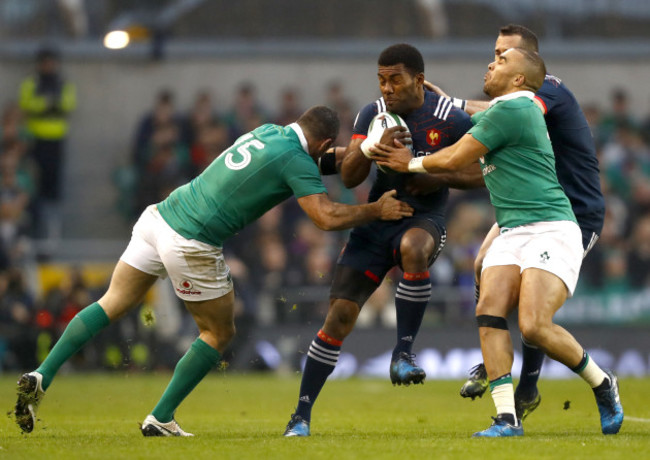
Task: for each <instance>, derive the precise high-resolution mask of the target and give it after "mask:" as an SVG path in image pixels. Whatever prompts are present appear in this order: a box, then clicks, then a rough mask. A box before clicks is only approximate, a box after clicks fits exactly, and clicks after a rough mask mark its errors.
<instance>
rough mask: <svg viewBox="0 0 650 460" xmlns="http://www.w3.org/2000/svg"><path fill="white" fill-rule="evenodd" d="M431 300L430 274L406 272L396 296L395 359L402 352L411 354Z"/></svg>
mask: <svg viewBox="0 0 650 460" xmlns="http://www.w3.org/2000/svg"><path fill="white" fill-rule="evenodd" d="M429 298H431V280H430V279H429V272H421V273H408V272H404V275H403V276H402V279H401V280H400V282H399V285H398V286H397V294H396V295H395V308H396V309H397V345H395V348H394V349H393V358H396V357H397V355H398V354H399V353H402V352H406V353H409V354H410V353H411V349H412V348H413V342H414V341H415V337H416V336H417V335H418V331H419V330H420V325H421V324H422V318H423V317H424V311H425V310H426V308H427V304H428V303H429Z"/></svg>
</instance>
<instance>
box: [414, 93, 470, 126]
mask: <svg viewBox="0 0 650 460" xmlns="http://www.w3.org/2000/svg"><path fill="white" fill-rule="evenodd" d="M424 109H425V110H424V112H425V113H427V114H433V116H434V117H435V118H438V119H439V120H442V121H456V120H458V119H461V120H464V119H467V120H469V115H468V114H467V113H466V112H465V111H464V110H462V109H461V108H459V107H456V106H455V105H454V102H453V100H452V99H451V98H449V97H445V96H440V95H439V94H436V93H434V92H432V91H425V92H424Z"/></svg>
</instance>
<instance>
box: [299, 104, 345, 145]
mask: <svg viewBox="0 0 650 460" xmlns="http://www.w3.org/2000/svg"><path fill="white" fill-rule="evenodd" d="M298 124H299V125H300V126H301V127H302V128H303V129H305V130H307V131H309V133H310V134H311V135H312V136H313V137H315V138H316V139H319V140H325V139H336V138H337V137H338V135H339V127H340V122H339V116H338V114H337V113H336V111H334V110H332V109H330V108H329V107H326V106H324V105H316V106H314V107H311V108H310V109H308V110H307V111H306V112H305V113H303V114H302V115H300V118H298Z"/></svg>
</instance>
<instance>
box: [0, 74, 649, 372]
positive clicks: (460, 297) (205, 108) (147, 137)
mask: <svg viewBox="0 0 650 460" xmlns="http://www.w3.org/2000/svg"><path fill="white" fill-rule="evenodd" d="M21 91H22V90H19V88H17V89H16V95H17V96H16V100H15V102H11V103H9V104H7V105H6V106H5V107H2V114H1V123H2V125H1V127H0V370H2V369H3V368H22V369H25V368H33V367H35V365H36V362H37V361H38V360H39V359H42V357H43V356H44V355H45V354H46V353H47V351H48V350H49V347H50V346H51V344H52V343H53V342H54V341H55V340H56V338H57V337H58V335H59V334H60V333H61V332H62V331H63V329H64V328H65V326H66V324H67V322H68V321H69V320H70V319H71V318H72V317H73V316H74V315H75V314H76V313H77V312H78V311H79V310H81V309H82V308H84V307H85V306H86V305H88V304H89V303H91V302H92V301H94V300H95V299H96V298H98V297H99V295H101V293H102V292H103V289H104V286H101V285H93V286H91V285H90V283H88V280H87V279H86V278H85V274H84V270H83V267H74V268H72V269H70V271H69V272H68V273H67V275H66V276H65V277H64V278H63V281H62V282H60V283H58V284H56V285H54V286H51V287H48V289H46V290H40V291H39V290H34V289H33V288H31V287H30V284H29V283H27V282H26V277H27V272H28V270H27V267H29V266H33V265H34V264H38V263H42V262H52V261H47V260H39V259H38V257H39V254H38V253H37V251H35V250H34V241H36V240H38V239H40V238H42V237H43V230H42V229H41V228H39V219H41V217H39V209H41V207H40V205H41V204H42V203H43V199H44V195H43V181H42V180H41V179H42V177H43V176H47V175H48V174H50V173H51V170H49V169H48V167H47V166H43V165H42V163H40V162H39V160H38V156H37V155H38V152H37V146H38V144H39V139H38V137H37V136H36V135H35V133H34V132H33V129H30V126H29V123H28V120H29V116H30V113H29V110H31V109H30V108H29V107H28V106H26V105H25V102H24V98H23V97H22V93H21ZM323 92H324V100H323V102H324V103H325V104H327V105H329V106H331V107H333V108H335V109H336V110H337V111H338V113H339V115H340V118H341V126H342V128H341V133H340V136H339V138H338V139H337V142H336V144H337V145H339V146H345V145H347V143H348V141H349V139H350V136H351V130H352V125H353V122H354V117H355V115H356V112H357V110H358V109H359V108H360V107H356V106H354V104H355V102H352V101H351V99H350V98H349V97H348V95H346V92H345V84H344V82H343V81H332V82H330V83H329V84H328V86H327V87H326V88H324V89H323ZM628 98H629V95H628V94H626V93H625V91H623V90H621V89H616V88H614V89H612V91H611V94H610V97H609V99H608V100H607V101H605V103H604V105H603V106H596V105H589V104H586V105H584V106H583V109H584V112H585V115H586V116H587V118H588V121H589V123H590V126H591V129H592V132H593V134H594V139H595V141H596V145H597V147H598V155H599V159H600V168H601V180H602V189H603V192H604V194H605V196H606V205H607V215H606V219H605V226H604V228H603V231H602V234H601V237H600V241H599V242H598V244H597V245H596V246H595V247H594V249H593V250H592V251H591V253H590V254H589V256H588V257H587V259H586V261H585V263H584V265H583V271H582V273H581V278H580V283H579V287H578V291H577V293H576V296H580V295H581V293H590V294H594V293H595V292H602V293H612V292H614V293H626V292H632V291H635V290H641V289H643V288H648V287H650V114H648V116H646V117H645V118H637V117H635V116H633V115H632V114H631V113H630V110H629V109H628ZM277 99H278V104H277V106H276V107H264V106H263V105H262V104H261V103H260V102H259V100H258V98H257V88H256V87H255V86H254V85H253V84H252V83H250V82H243V83H241V85H240V86H239V88H238V89H237V95H236V97H235V98H234V101H235V102H234V103H233V104H232V105H231V106H226V107H224V106H221V105H218V104H217V103H215V95H214V94H212V93H211V92H210V91H209V90H199V91H198V92H197V93H196V97H195V99H194V102H193V104H192V106H191V107H179V106H178V105H177V102H176V98H175V93H174V89H173V88H167V89H161V90H160V91H159V92H158V94H157V96H156V97H155V100H153V101H152V105H151V107H149V108H146V107H143V114H142V117H141V119H140V121H139V123H138V124H137V126H134V127H133V133H132V138H133V141H132V151H131V163H130V165H128V166H127V167H123V168H120V169H118V170H116V171H112V172H111V171H107V174H113V179H114V184H115V187H116V189H117V190H118V191H119V193H118V196H119V199H118V201H117V203H116V207H117V208H118V210H119V214H120V215H121V216H122V218H123V219H124V220H125V221H126V222H128V223H133V222H135V220H136V219H137V217H138V216H139V214H140V212H141V211H142V210H143V209H144V208H145V207H146V206H147V205H148V204H150V203H155V202H158V201H160V200H162V199H164V198H165V197H166V196H167V194H168V193H169V192H170V191H171V190H173V189H174V188H175V187H177V186H179V185H181V184H183V183H185V182H187V181H189V180H190V179H191V178H193V177H194V176H196V175H197V174H199V173H200V172H201V171H202V170H203V169H204V168H205V167H206V166H207V165H208V164H210V162H211V161H212V160H214V159H215V158H216V157H218V156H219V154H220V153H221V152H222V151H223V150H224V149H225V148H226V147H228V146H229V145H231V144H232V143H233V142H234V140H235V139H237V138H238V137H239V136H240V135H242V134H243V133H246V132H248V131H249V130H251V129H253V128H255V127H257V126H259V125H261V124H264V123H277V124H281V125H286V124H289V123H291V122H293V121H295V120H296V118H297V117H298V116H299V115H300V114H301V113H302V112H303V110H304V109H305V108H306V107H304V106H303V104H302V101H301V94H300V91H299V89H297V88H292V87H287V88H285V89H284V90H283V91H282V92H281V93H280V94H278V95H277ZM373 177H374V173H371V176H370V177H369V178H368V180H367V181H366V182H364V183H363V184H362V185H360V186H359V187H357V188H355V189H353V190H347V189H345V187H343V185H342V183H341V182H340V180H339V179H338V177H336V176H330V177H326V178H324V182H325V184H326V186H327V188H328V191H329V194H330V196H331V197H332V199H334V200H336V201H341V202H346V203H358V202H364V201H365V200H366V198H367V194H368V191H369V188H370V184H371V181H372V179H373ZM46 198H47V197H46ZM493 222H494V215H493V211H492V208H491V206H490V204H489V199H488V196H487V192H486V191H485V190H484V189H480V190H470V191H460V190H455V191H452V193H451V196H450V201H449V209H448V238H447V245H446V247H445V249H444V251H443V253H442V254H441V256H440V257H439V259H438V260H437V262H436V263H435V264H434V266H433V267H432V268H431V275H432V280H433V285H434V291H433V292H434V294H433V296H432V300H431V304H430V308H429V309H428V312H427V316H426V319H425V327H426V325H435V324H465V323H471V319H472V317H473V314H474V281H473V260H474V257H475V254H476V252H477V250H478V248H479V246H480V244H481V242H482V240H483V237H484V235H485V234H486V233H487V231H488V229H489V228H490V227H491V225H492V223H493ZM51 236H52V235H47V234H46V239H47V238H48V237H51ZM346 237H347V232H331V233H328V232H322V231H320V230H318V229H317V228H316V227H315V226H314V225H313V224H312V222H311V221H310V220H309V219H308V218H307V217H306V216H305V215H304V213H303V212H302V211H301V210H300V208H299V206H298V205H297V202H296V201H295V200H293V199H291V200H288V201H287V202H285V203H284V204H282V205H280V206H278V207H276V208H275V209H273V210H272V211H270V212H268V213H267V214H266V215H264V216H263V217H262V218H261V219H260V220H259V221H258V222H256V223H255V224H253V225H251V226H249V227H248V228H246V229H245V230H244V231H242V232H241V233H240V234H239V235H237V236H236V237H235V238H233V239H232V240H230V241H228V242H226V244H225V254H226V258H227V262H228V264H229V266H230V268H231V270H232V273H233V276H234V279H235V286H236V293H237V298H238V312H237V314H238V319H237V322H238V327H239V329H240V332H241V331H242V330H244V331H245V330H246V328H248V327H252V326H254V325H258V324H261V325H272V324H280V323H302V324H304V323H309V324H312V322H314V323H313V324H314V325H316V324H319V322H320V321H321V320H322V318H324V315H325V313H326V311H327V306H328V292H329V284H330V281H331V276H332V273H333V268H334V264H335V263H336V258H337V256H338V254H339V252H340V250H341V248H342V246H343V244H344V243H345V240H346ZM41 256H42V254H41ZM44 259H46V258H44ZM54 262H55V261H54ZM396 276H397V273H396V272H392V273H389V275H388V277H387V279H386V281H385V282H384V284H383V285H382V286H381V288H380V289H379V290H378V291H377V292H376V294H375V295H374V296H373V297H372V298H371V299H370V300H369V302H368V304H367V305H366V306H365V308H364V312H363V314H362V316H361V317H360V320H359V322H360V325H362V326H364V325H365V326H385V327H390V326H391V325H392V321H393V318H394V314H393V310H394V308H393V304H392V299H393V289H394V285H393V282H392V279H395V277H396ZM105 282H106V283H107V282H108V279H106V280H105ZM171 298H172V299H173V300H172V303H173V304H174V308H176V309H177V312H176V313H177V314H179V315H180V318H181V319H180V321H181V323H182V324H185V325H187V328H190V329H191V328H192V326H191V325H190V324H191V321H189V322H185V321H184V320H183V315H184V313H183V311H184V310H183V307H182V304H181V303H180V302H178V301H177V300H175V298H174V297H173V296H171ZM153 303H154V304H155V302H153ZM179 312H180V313H179ZM155 315H156V309H155V305H147V306H146V308H144V309H142V310H140V311H139V312H138V313H136V314H134V315H133V318H131V319H130V320H127V321H124V322H122V323H120V325H119V326H118V325H115V326H111V329H109V331H111V332H109V333H108V334H106V337H105V338H104V339H101V340H98V341H95V342H94V344H93V345H92V347H91V348H89V349H88V350H89V351H87V352H85V354H84V359H85V360H86V361H87V362H95V363H98V365H101V366H108V367H114V366H119V365H121V363H122V361H123V357H124V356H126V355H128V356H130V359H131V360H132V361H134V362H147V363H148V365H150V366H154V367H156V366H160V367H165V366H167V365H168V364H171V363H174V362H175V358H174V356H175V355H174V353H170V354H164V353H163V354H161V353H157V354H156V355H157V356H158V357H157V358H156V361H155V362H153V363H152V361H151V360H152V359H153V358H152V357H151V356H150V354H149V353H148V350H150V349H152V347H154V345H151V344H149V345H146V344H143V340H144V341H145V342H146V341H147V340H151V341H155V340H157V339H156V337H155V334H153V333H152V332H151V331H150V330H147V325H148V324H149V323H151V322H152V321H153V320H151V318H153V317H155ZM190 329H188V330H187V331H186V332H187V334H188V335H192V334H194V332H193V330H190ZM240 335H242V334H240ZM243 337H245V334H243ZM240 340H241V339H240ZM136 343H137V345H136ZM236 344H237V342H235V346H236ZM165 346H170V347H171V348H172V349H173V348H174V345H171V344H168V345H166V344H165V342H164V341H162V342H160V341H159V342H158V343H157V344H156V345H155V348H156V349H157V350H159V349H160V348H161V347H165ZM93 354H94V355H93ZM93 356H95V358H96V359H93ZM165 356H167V358H165ZM72 365H74V362H73V363H72Z"/></svg>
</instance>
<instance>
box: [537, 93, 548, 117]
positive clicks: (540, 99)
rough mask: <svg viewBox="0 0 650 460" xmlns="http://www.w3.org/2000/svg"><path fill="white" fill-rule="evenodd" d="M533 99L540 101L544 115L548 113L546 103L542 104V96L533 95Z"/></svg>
mask: <svg viewBox="0 0 650 460" xmlns="http://www.w3.org/2000/svg"><path fill="white" fill-rule="evenodd" d="M535 100H537V101H539V102H541V103H542V107H544V115H546V114H547V113H548V107H546V104H544V101H542V98H541V97H539V96H535Z"/></svg>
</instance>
